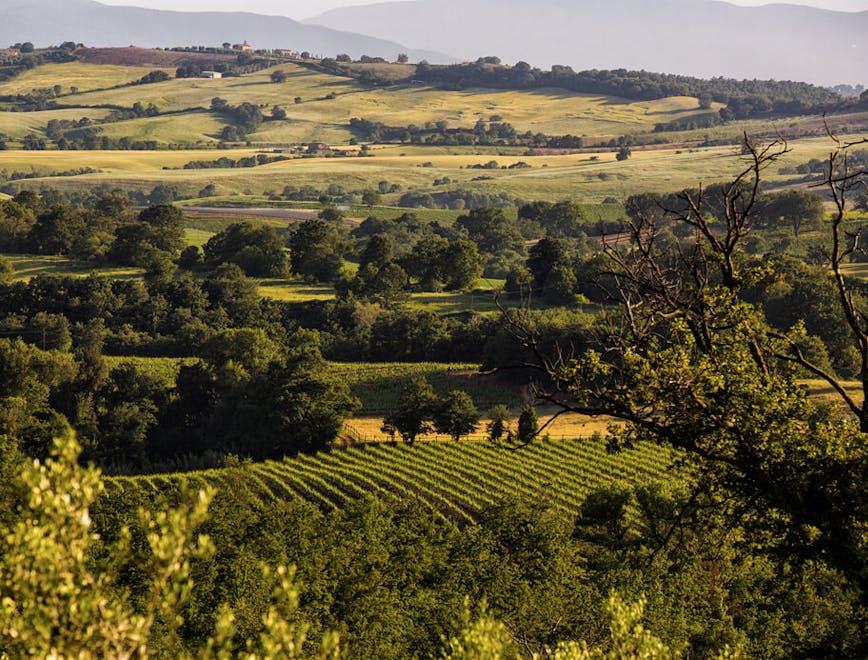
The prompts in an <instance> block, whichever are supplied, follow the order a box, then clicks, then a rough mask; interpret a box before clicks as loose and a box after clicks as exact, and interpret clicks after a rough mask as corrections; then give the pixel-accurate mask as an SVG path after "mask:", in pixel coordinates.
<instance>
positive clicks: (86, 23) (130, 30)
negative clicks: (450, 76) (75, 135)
mask: <svg viewBox="0 0 868 660" xmlns="http://www.w3.org/2000/svg"><path fill="white" fill-rule="evenodd" d="M244 39H246V40H248V41H249V42H250V43H251V44H253V45H254V46H256V47H258V48H292V49H295V50H299V51H302V50H307V51H310V52H312V53H322V54H327V55H334V54H336V53H338V52H342V53H343V52H345V53H349V54H351V55H354V56H361V55H362V54H367V55H371V56H380V57H388V58H395V57H396V56H397V54H398V53H399V52H406V53H408V54H409V55H410V56H411V57H412V58H414V59H429V60H431V61H439V62H446V61H450V60H451V59H452V58H450V57H449V56H447V55H443V54H440V53H436V52H429V51H419V50H412V49H408V48H406V47H405V46H403V45H401V44H400V43H396V42H392V41H388V40H383V39H376V38H371V37H366V36H364V35H361V34H356V33H353V32H352V31H346V32H342V31H337V30H333V29H329V28H325V27H320V26H315V25H305V24H302V23H299V22H297V21H294V20H292V19H290V18H286V17H282V16H262V15H258V14H252V13H242V12H238V13H229V12H175V11H159V10H153V9H142V8H139V7H121V6H111V7H110V6H107V5H103V4H100V3H98V2H93V0H64V1H63V2H57V1H56V0H7V1H6V2H3V3H2V6H0V43H2V44H4V45H5V44H11V43H16V42H22V41H31V42H33V43H34V44H36V45H37V46H47V45H51V44H58V43H60V42H63V41H76V42H81V43H86V44H88V45H93V46H128V45H130V44H135V45H137V46H146V47H151V46H161V47H171V46H180V45H187V44H191V43H193V44H206V45H212V46H213V45H218V44H221V43H223V42H224V41H231V42H236V41H242V40H244Z"/></svg>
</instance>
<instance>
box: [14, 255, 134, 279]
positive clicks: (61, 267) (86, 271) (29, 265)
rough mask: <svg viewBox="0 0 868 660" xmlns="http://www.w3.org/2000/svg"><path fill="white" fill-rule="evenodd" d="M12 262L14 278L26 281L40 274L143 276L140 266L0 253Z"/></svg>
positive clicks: (121, 277) (131, 277) (115, 276)
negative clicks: (119, 265)
mask: <svg viewBox="0 0 868 660" xmlns="http://www.w3.org/2000/svg"><path fill="white" fill-rule="evenodd" d="M0 256H2V257H3V258H4V259H6V260H7V261H9V262H10V263H11V264H12V268H13V269H14V272H13V275H12V279H13V280H15V281H18V282H25V281H28V280H30V279H31V278H34V277H38V276H39V275H57V276H58V277H87V276H89V275H102V276H105V277H111V278H113V279H134V278H138V277H141V276H142V273H143V271H142V270H141V269H139V268H120V267H99V268H97V267H95V266H92V265H90V264H85V263H82V262H79V261H75V260H73V259H70V258H68V257H53V256H41V255H30V254H3V255H0Z"/></svg>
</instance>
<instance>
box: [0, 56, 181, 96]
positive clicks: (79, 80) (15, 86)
mask: <svg viewBox="0 0 868 660" xmlns="http://www.w3.org/2000/svg"><path fill="white" fill-rule="evenodd" d="M153 70H154V69H153V68H151V67H143V66H117V65H112V64H86V63H84V62H65V63H63V64H53V63H49V64H43V65H41V66H38V67H36V68H34V69H30V70H29V71H26V72H24V73H22V74H21V75H20V76H16V77H15V78H12V79H11V80H5V81H3V82H0V96H12V95H15V94H28V93H30V92H33V91H34V90H40V89H46V88H50V87H54V86H55V85H60V86H61V94H62V95H64V96H66V97H69V98H74V97H76V96H77V95H74V94H71V91H72V88H73V87H75V88H77V90H78V92H79V94H84V93H87V92H91V91H93V90H100V89H107V88H109V87H116V86H118V85H126V84H129V83H131V82H135V81H136V80H140V79H141V78H142V77H143V76H145V75H147V74H148V73H150V72H151V71H153ZM166 72H167V73H174V72H173V71H170V70H166Z"/></svg>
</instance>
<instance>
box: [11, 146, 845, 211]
mask: <svg viewBox="0 0 868 660" xmlns="http://www.w3.org/2000/svg"><path fill="white" fill-rule="evenodd" d="M790 146H791V148H792V151H791V152H790V153H788V154H787V155H786V156H784V157H783V158H781V160H780V161H779V168H778V169H771V170H769V171H768V172H767V173H766V176H767V181H768V182H769V184H770V185H783V184H786V183H789V182H792V177H791V176H788V175H783V174H781V173H780V169H783V168H787V167H794V166H795V165H798V164H801V163H804V162H807V161H808V160H810V159H812V158H823V157H824V156H826V155H828V154H827V152H828V150H829V140H828V139H826V138H812V139H804V140H797V141H793V142H792V143H791V145H790ZM255 153H256V151H255V150H238V151H225V152H221V151H213V150H212V151H157V152H139V151H135V152H130V151H97V152H81V151H70V152H62V151H43V152H32V151H28V152H25V151H12V150H10V151H0V170H4V169H5V170H9V171H14V170H36V171H38V172H43V173H45V174H46V176H45V177H44V178H39V179H32V180H27V181H20V182H16V184H15V185H16V186H19V187H28V188H39V187H41V186H46V185H47V186H52V187H56V188H58V189H62V190H72V189H81V188H82V187H93V186H97V185H103V184H108V185H112V186H119V187H121V188H124V189H127V190H139V191H150V190H151V189H152V188H153V187H154V186H155V185H158V184H171V185H175V186H177V187H178V189H179V190H180V191H181V193H182V194H185V195H189V196H190V197H194V196H195V195H196V194H197V193H198V192H199V191H200V190H201V189H202V188H204V187H205V186H206V185H208V184H211V183H213V184H215V185H216V186H217V188H218V190H219V191H220V192H221V194H225V195H231V194H233V193H234V194H244V195H251V194H252V195H263V194H264V193H266V192H280V191H282V190H283V188H284V187H285V186H286V185H293V186H296V187H300V186H304V185H310V186H313V187H315V188H316V189H318V190H323V189H325V188H326V187H327V185H329V184H337V185H340V186H342V187H343V188H344V189H345V190H355V191H359V190H365V189H368V188H376V187H377V185H378V183H379V182H380V181H388V182H390V183H397V184H399V185H401V186H402V190H403V191H407V190H413V191H417V192H431V193H433V192H438V191H443V190H449V189H454V188H462V189H469V190H477V191H483V192H491V193H501V192H505V193H507V194H509V195H511V196H514V197H517V198H520V199H525V200H537V199H539V200H559V199H574V200H576V201H582V202H589V203H599V202H601V201H603V200H604V199H606V198H607V197H612V196H614V197H615V198H618V199H623V198H625V197H627V196H628V195H631V194H634V193H640V192H668V191H673V190H680V189H684V188H686V187H693V186H696V185H698V184H699V183H700V182H702V183H705V184H710V183H715V182H720V181H724V180H727V179H729V178H731V177H732V175H733V174H734V173H735V172H736V171H737V170H738V169H739V168H740V167H742V166H743V164H744V163H743V161H742V160H741V159H740V157H739V155H738V149H737V148H735V147H711V148H702V149H671V148H670V149H660V150H652V151H635V152H634V154H633V157H632V158H631V159H630V160H628V161H626V162H617V161H616V159H615V154H614V153H603V154H595V155H590V154H570V155H548V156H508V157H504V156H492V154H490V153H485V152H481V153H479V154H476V155H455V154H449V153H445V152H444V150H442V149H439V148H436V147H435V148H430V149H429V150H427V153H424V152H423V150H421V149H416V150H414V151H413V152H409V153H408V155H405V156H401V155H398V154H395V152H394V150H391V149H390V150H385V151H384V152H383V154H382V155H380V154H379V153H378V152H377V151H376V150H374V152H373V154H374V155H373V156H372V157H368V158H340V159H334V158H310V159H308V158H302V159H295V160H288V161H283V162H277V163H272V164H270V165H264V166H261V167H256V168H243V169H216V170H212V169H209V170H182V169H173V170H166V169H164V168H166V167H173V168H180V167H183V165H184V164H186V163H188V162H190V161H192V160H203V159H204V160H212V159H214V158H218V157H220V156H224V155H225V156H229V157H231V158H239V157H241V156H245V155H251V154H255ZM490 160H496V161H497V162H498V163H499V164H501V165H505V166H506V165H511V164H514V163H516V162H518V161H519V160H521V161H524V162H526V163H528V164H529V165H530V166H531V167H530V168H528V169H520V170H501V169H498V170H482V171H480V170H474V169H468V168H469V167H470V166H472V165H481V164H484V163H487V162H488V161H490ZM429 163H430V166H426V167H422V165H426V164H429ZM81 167H91V168H95V169H98V170H99V173H96V174H86V175H81V176H76V177H55V178H51V177H50V176H48V175H49V174H50V173H51V172H60V171H67V170H71V169H76V168H81ZM481 175H484V176H485V177H487V178H486V180H478V179H479V177H480V176H481ZM442 177H449V178H450V179H452V181H453V183H452V184H450V185H448V186H434V185H433V182H434V180H435V179H439V178H442ZM474 179H477V180H474ZM397 197H398V196H397V195H392V196H387V198H386V200H385V201H386V203H394V202H395V201H396V200H397Z"/></svg>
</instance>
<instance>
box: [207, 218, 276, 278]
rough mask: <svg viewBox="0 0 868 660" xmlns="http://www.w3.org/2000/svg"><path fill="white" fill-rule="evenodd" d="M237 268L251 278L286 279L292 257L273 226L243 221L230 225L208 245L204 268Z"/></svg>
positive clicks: (213, 237) (212, 238) (209, 241)
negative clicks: (232, 266)
mask: <svg viewBox="0 0 868 660" xmlns="http://www.w3.org/2000/svg"><path fill="white" fill-rule="evenodd" d="M221 263H234V264H236V265H238V266H239V267H240V268H241V269H242V270H243V271H244V273H245V274H246V275H248V276H249V277H286V276H287V275H288V273H289V258H288V257H287V255H286V252H285V250H284V245H283V241H282V240H281V238H280V236H279V235H278V234H277V232H276V231H275V230H274V228H272V227H254V226H253V225H251V224H250V223H247V222H241V223H235V224H232V225H229V226H228V227H227V228H226V229H224V230H223V231H221V232H220V233H218V234H215V235H214V236H212V237H211V238H210V239H208V242H207V243H206V244H205V265H206V266H207V267H209V268H215V267H216V266H218V265H219V264H221Z"/></svg>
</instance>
